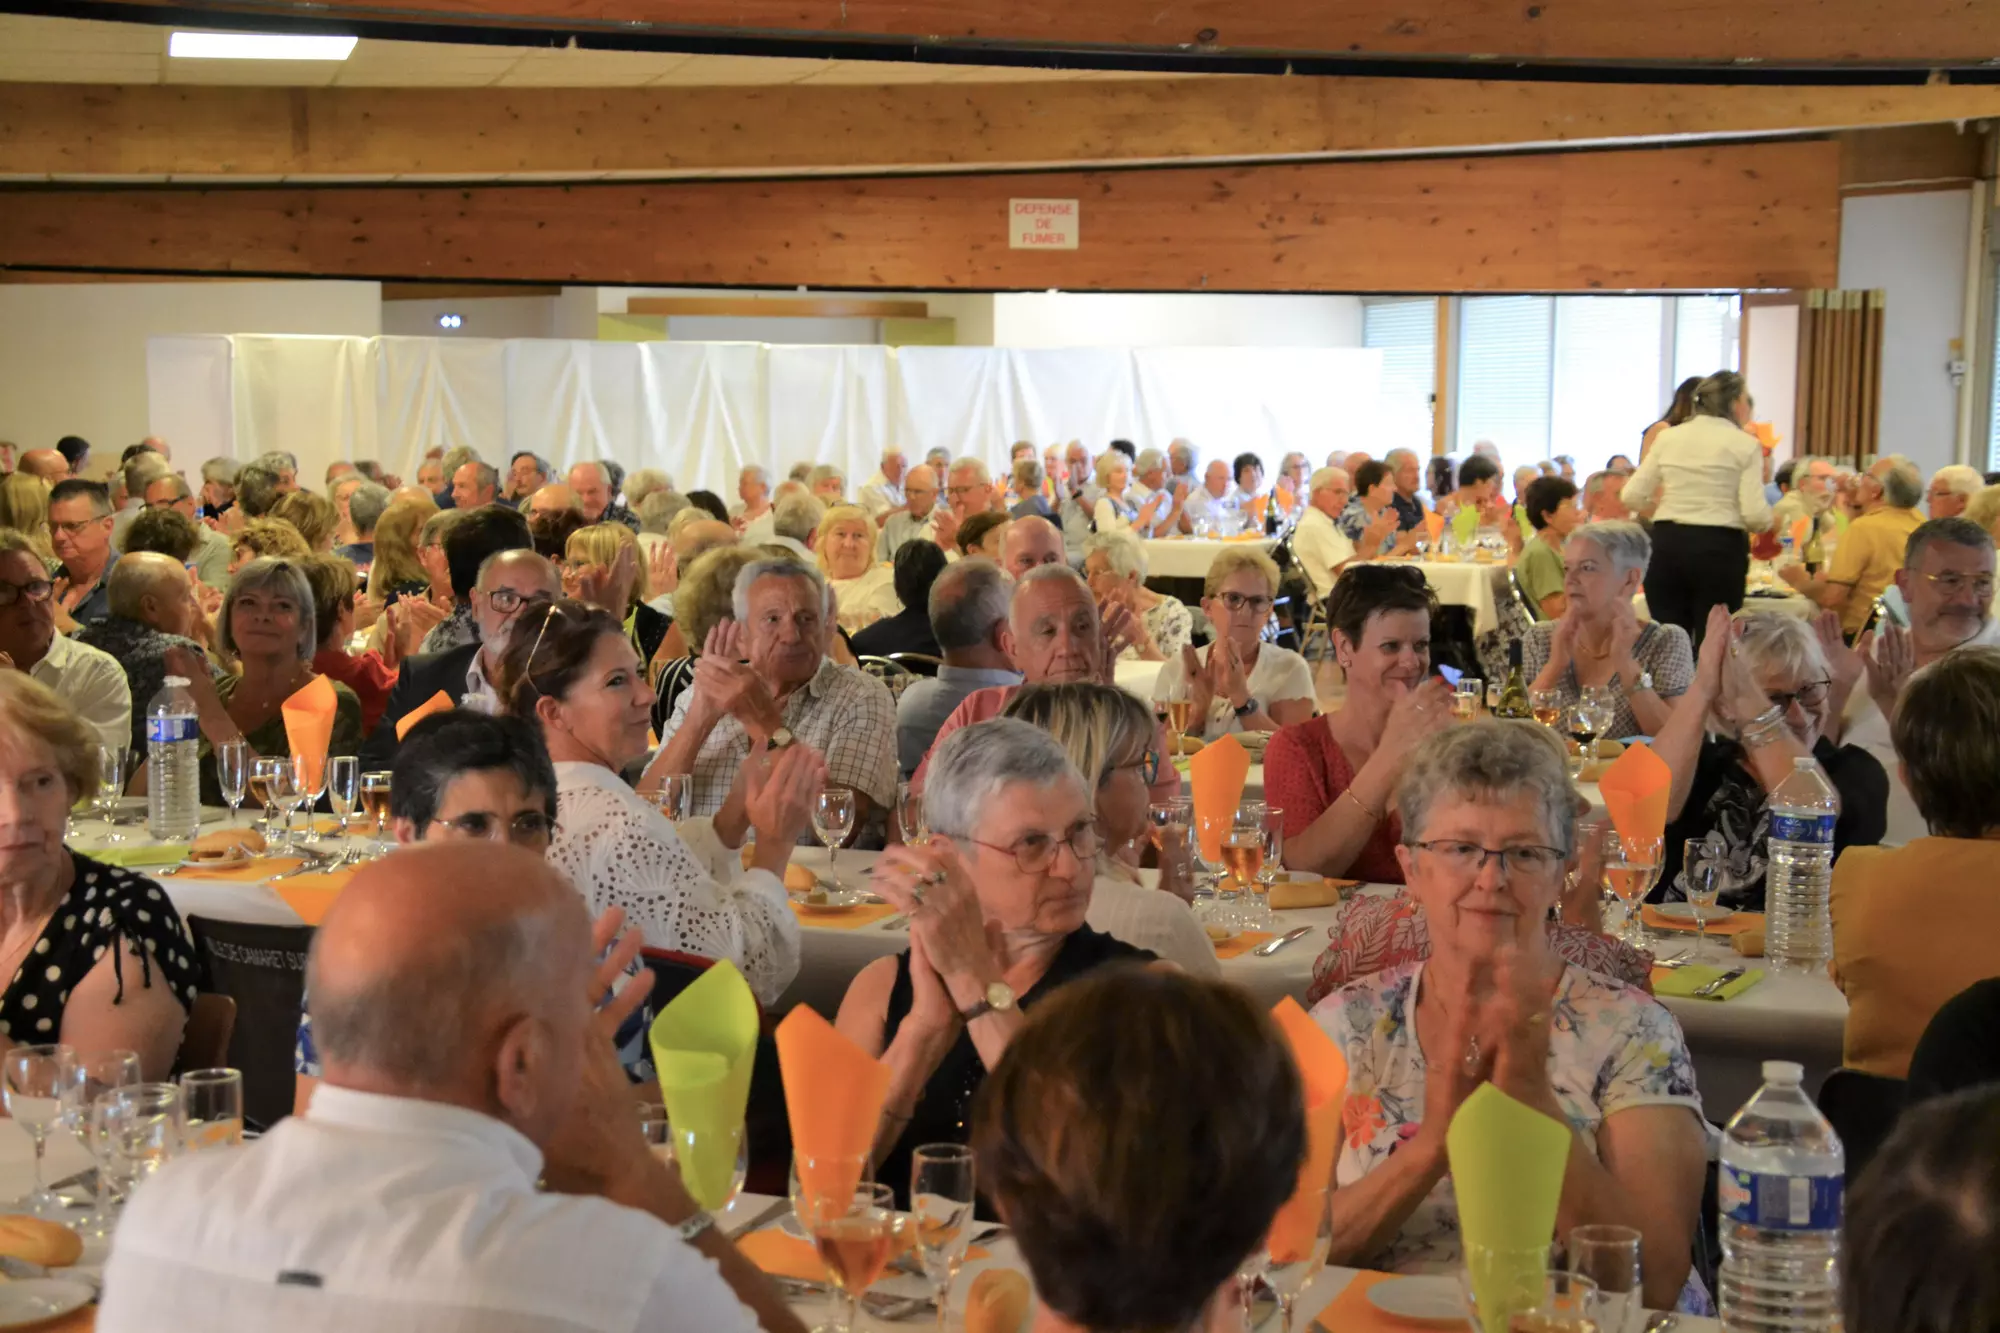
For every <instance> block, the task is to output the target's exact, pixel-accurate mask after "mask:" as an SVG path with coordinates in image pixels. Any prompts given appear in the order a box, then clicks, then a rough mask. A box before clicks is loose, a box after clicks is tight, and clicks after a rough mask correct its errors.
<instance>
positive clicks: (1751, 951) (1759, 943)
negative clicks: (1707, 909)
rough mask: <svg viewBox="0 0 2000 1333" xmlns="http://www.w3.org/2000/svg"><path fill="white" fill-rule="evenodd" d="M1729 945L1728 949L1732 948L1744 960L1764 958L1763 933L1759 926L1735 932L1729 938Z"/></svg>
mask: <svg viewBox="0 0 2000 1333" xmlns="http://www.w3.org/2000/svg"><path fill="white" fill-rule="evenodd" d="M1729 943H1730V947H1732V948H1734V949H1735V950H1736V952H1738V953H1740V954H1742V955H1743V956H1744V957H1745V958H1762V957H1763V956H1764V931H1763V928H1762V927H1761V926H1760V927H1756V928H1753V929H1751V930H1739V931H1737V932H1736V933H1735V934H1734V935H1731V936H1730V937H1729Z"/></svg>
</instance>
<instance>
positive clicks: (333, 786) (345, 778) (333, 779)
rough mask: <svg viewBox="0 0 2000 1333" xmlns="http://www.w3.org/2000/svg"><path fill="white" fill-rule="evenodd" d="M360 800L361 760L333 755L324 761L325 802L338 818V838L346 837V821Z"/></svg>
mask: <svg viewBox="0 0 2000 1333" xmlns="http://www.w3.org/2000/svg"><path fill="white" fill-rule="evenodd" d="M360 799H361V759H360V757H359V756H357V755H351V754H342V755H335V756H334V757H333V758H331V759H329V760H327V761H326V800H327V804H329V805H331V806H332V807H333V813H334V814H335V815H337V816H339V818H340V836H342V837H343V838H344V837H346V836H347V820H348V817H349V816H350V815H352V814H353V813H354V804H355V802H356V801H358V800H360Z"/></svg>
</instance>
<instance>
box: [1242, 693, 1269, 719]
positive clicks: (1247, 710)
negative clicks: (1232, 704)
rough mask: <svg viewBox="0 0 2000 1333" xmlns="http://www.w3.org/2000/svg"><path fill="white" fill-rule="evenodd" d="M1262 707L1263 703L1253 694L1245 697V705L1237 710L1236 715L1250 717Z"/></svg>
mask: <svg viewBox="0 0 2000 1333" xmlns="http://www.w3.org/2000/svg"><path fill="white" fill-rule="evenodd" d="M1261 707H1263V705H1262V704H1260V703H1258V702H1257V696H1256V695H1254V694H1253V695H1251V696H1250V697H1249V698H1248V699H1245V700H1244V701H1243V706H1242V707H1241V708H1239V709H1237V710H1236V716H1237V717H1239V718H1245V717H1248V716H1250V715H1251V714H1252V713H1254V712H1256V711H1257V710H1258V709H1259V708H1261Z"/></svg>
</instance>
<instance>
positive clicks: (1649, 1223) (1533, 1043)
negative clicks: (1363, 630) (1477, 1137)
mask: <svg viewBox="0 0 2000 1333" xmlns="http://www.w3.org/2000/svg"><path fill="white" fill-rule="evenodd" d="M1396 800H1397V807H1398V811H1399V813H1400V815H1401V820H1402V828H1403V843H1402V845H1401V846H1399V847H1398V848H1397V849H1396V855H1397V858H1398V859H1399V860H1400V861H1401V863H1402V866H1403V872H1404V878H1405V880H1406V881H1407V883H1408V885H1409V895H1410V897H1411V898H1412V899H1414V900H1415V902H1416V904H1417V906H1418V907H1419V908H1420V909H1421V911H1422V914H1423V917H1424V919H1425V921H1426V922H1427V923H1428V925H1429V928H1430V943H1431V952H1430V957H1429V958H1428V959H1425V960H1424V961H1421V962H1413V963H1405V964H1403V965H1401V966H1397V967H1392V968H1389V969H1387V970H1385V971H1381V972H1377V973H1375V974H1373V975H1371V976H1368V977H1365V978H1363V979H1361V980H1359V981H1355V982H1352V983H1350V984H1349V985H1347V986H1344V987H1342V988H1341V989H1339V990H1337V991H1335V992H1334V993H1333V994H1331V995H1329V996H1328V997H1327V998H1326V999H1325V1000H1323V1001H1321V1002H1320V1003H1319V1004H1318V1005H1317V1006H1315V1007H1314V1009H1313V1018H1314V1019H1315V1020H1316V1021H1317V1022H1318V1023H1319V1025H1320V1026H1321V1027H1322V1028H1324V1029H1325V1030H1326V1031H1327V1033H1328V1035H1330V1036H1331V1037H1332V1038H1333V1039H1334V1040H1335V1041H1336V1042H1338V1043H1339V1044H1340V1046H1341V1048H1342V1051H1343V1053H1344V1054H1345V1055H1346V1057H1347V1067H1348V1071H1349V1073H1348V1083H1347V1116H1346V1124H1347V1126H1348V1133H1347V1135H1346V1136H1345V1137H1344V1139H1343V1141H1342V1144H1341V1148H1340V1154H1339V1158H1338V1160H1337V1162H1336V1163H1335V1169H1334V1189H1333V1193H1332V1218H1333V1245H1332V1250H1331V1253H1330V1254H1329V1256H1328V1258H1329V1260H1330V1261H1331V1262H1334V1263H1341V1264H1354V1265H1363V1266H1366V1267H1370V1268H1382V1269H1388V1270H1390V1271H1402V1272H1413V1271H1423V1272H1436V1271H1442V1270H1444V1269H1448V1268H1454V1267H1456V1266H1457V1264H1458V1263H1459V1261H1460V1259H1461V1253H1460V1242H1459V1226H1458V1205H1457V1198H1456V1195H1455V1194H1454V1193H1453V1190H1452V1185H1451V1181H1450V1179H1449V1177H1448V1175H1447V1161H1446V1153H1445V1130H1446V1127H1447V1126H1448V1125H1449V1124H1450V1123H1451V1118H1452V1114H1453V1113H1454V1112H1455V1111H1456V1110H1457V1109H1458V1107H1459V1106H1460V1105H1461V1104H1463V1102H1464V1101H1465V1099H1466V1098H1467V1097H1468V1096H1470V1095H1471V1093H1472V1092H1473V1090H1474V1089H1476V1088H1477V1087H1478V1086H1479V1085H1480V1084H1482V1083H1491V1084H1493V1085H1494V1086H1495V1087H1497V1088H1499V1089H1500V1090H1501V1091H1502V1092H1505V1093H1507V1094H1508V1095H1509V1096H1511V1097H1513V1098H1514V1099H1515V1100H1517V1101H1520V1102H1523V1103H1525V1104H1526V1105H1529V1106H1532V1107H1534V1108H1535V1109H1536V1110H1539V1111H1541V1112H1543V1113H1544V1114H1546V1115H1547V1116H1549V1117H1550V1118H1551V1119H1554V1120H1556V1121H1557V1122H1559V1123H1561V1124H1563V1125H1565V1126H1567V1127H1568V1130H1569V1133H1570V1136H1571V1139H1572V1147H1571V1149H1570V1153H1569V1166H1568V1169H1567V1172H1566V1174H1565V1175H1564V1177H1563V1191H1562V1207H1561V1210H1560V1211H1561V1217H1562V1223H1561V1224H1562V1226H1563V1227H1565V1228H1568V1227H1572V1226H1578V1225H1583V1224H1586V1223H1616V1224H1619V1225H1622V1226H1628V1227H1632V1228H1634V1229H1636V1230H1637V1231H1638V1232H1639V1234H1640V1238H1641V1239H1640V1248H1641V1253H1642V1256H1643V1262H1642V1264H1641V1272H1642V1273H1643V1275H1644V1284H1645V1287H1644V1294H1645V1302H1644V1303H1645V1304H1646V1305H1648V1306H1653V1307H1656V1308H1663V1309H1671V1308H1674V1307H1675V1306H1676V1304H1677V1303H1684V1304H1685V1305H1686V1306H1687V1307H1688V1308H1700V1306H1701V1303H1702V1301H1703V1293H1702V1292H1701V1289H1700V1283H1699V1282H1698V1281H1697V1280H1695V1279H1694V1278H1693V1277H1692V1274H1691V1272H1690V1264H1689V1254H1690V1250H1689V1247H1690V1244H1691V1242H1692V1240H1693V1236H1694V1229H1695V1227H1696V1225H1697V1224H1698V1221H1699V1217H1700V1211H1701V1193H1702V1176H1703V1170H1704V1167H1705V1163H1706V1157H1707V1139H1706V1137H1705V1135H1704V1133H1703V1130H1702V1122H1701V1099H1700V1097H1699V1095H1698V1094H1697V1093H1696V1091H1695V1083H1694V1066H1693V1064H1692V1062H1691V1061H1690V1059H1689V1057H1688V1052H1687V1044H1686V1042H1685V1041H1684V1040H1683V1039H1682V1037H1681V1031H1680V1027H1679V1025H1678V1024H1677V1023H1675V1021H1674V1018H1673V1015H1671V1014H1669V1013H1668V1012H1667V1011H1666V1009H1665V1008H1664V1007H1663V1006H1662V1005H1661V1004H1660V1003H1659V1002H1658V1001H1656V1000H1654V999H1653V998H1652V997H1651V996H1648V995H1646V994H1645V993H1644V992H1643V991H1640V990H1637V989H1635V988H1633V987H1630V986H1626V985H1622V984H1620V983H1618V982H1614V981H1611V980H1608V979H1606V978H1604V977H1601V976H1599V975H1597V974H1595V973H1593V972H1589V971H1586V970H1584V969H1583V968H1580V967H1577V966H1575V965H1574V964H1570V963H1566V962H1564V961H1563V959H1562V958H1561V957H1560V956H1559V955H1558V954H1557V953H1556V952H1555V951H1554V949H1553V948H1552V947H1551V945H1550V942H1549V934H1548V932H1547V930H1546V929H1545V928H1544V924H1543V923H1544V922H1545V921H1546V920H1547V918H1548V915H1549V911H1550V909H1551V908H1552V907H1553V906H1554V905H1555V903H1556V901H1557V899H1558V898H1559V897H1560V896H1561V894H1562V890H1563V874H1564V862H1565V860H1566V858H1567V856H1568V852H1569V848H1570V845H1571V842H1572V837H1573V821H1574V818H1575V815H1574V805H1573V803H1572V801H1571V796H1570V786H1569V783H1568V781H1567V780H1566V777H1565V773H1564V768H1563V760H1562V756H1561V755H1560V753H1559V752H1558V751H1557V749H1556V747H1554V746H1551V745H1550V744H1548V742H1547V739H1546V738H1545V737H1543V736H1541V735H1538V734H1536V729H1535V728H1534V726H1533V725H1532V724H1529V723H1522V722H1480V723H1474V724H1472V725H1469V726H1458V727H1452V728H1450V729H1449V730H1446V731H1441V732H1437V733H1435V734H1433V735H1432V736H1430V737H1429V738H1428V739H1426V740H1424V741H1423V742H1422V743H1421V744H1419V745H1418V746H1417V748H1416V749H1415V750H1414V751H1413V752H1412V753H1411V755H1410V759H1409V764H1408V767H1407V768H1406V769H1405V770H1404V774H1403V778H1402V781H1401V783H1400V784H1399V786H1398V788H1397V795H1396ZM1524 1239H1525V1238H1524ZM1541 1239H1543V1240H1545V1241H1547V1240H1552V1239H1553V1237H1543V1238H1541Z"/></svg>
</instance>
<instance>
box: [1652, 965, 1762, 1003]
mask: <svg viewBox="0 0 2000 1333" xmlns="http://www.w3.org/2000/svg"><path fill="white" fill-rule="evenodd" d="M1728 970H1729V969H1728V968H1724V967H1677V968H1675V969H1674V970H1673V971H1671V972H1669V973H1667V974H1666V975H1665V976H1663V977H1659V978H1657V979H1655V980H1654V982H1653V994H1655V995H1672V996H1676V997H1678V998H1680V999H1683V1000H1733V999H1735V998H1736V997H1737V996H1739V995H1741V994H1742V993H1743V992H1744V991H1747V990H1749V989H1750V988H1751V987H1752V986H1754V985H1756V984H1757V983H1758V982H1760V981H1762V980H1763V979H1764V969H1763V968H1761V967H1753V968H1751V969H1750V970H1749V971H1748V972H1745V973H1744V974H1743V975H1742V976H1740V977H1738V978H1736V980H1734V981H1732V982H1730V983H1729V984H1728V985H1727V986H1724V987H1723V988H1722V989H1721V990H1719V991H1715V992H1713V993H1711V994H1708V995H1696V994H1695V992H1696V991H1698V990H1700V989H1701V988H1702V987H1703V986H1706V985H1707V984H1708V983H1709V982H1711V981H1713V980H1715V979H1716V978H1717V977H1719V976H1721V975H1722V974H1723V973H1724V972H1727V971H1728Z"/></svg>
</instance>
